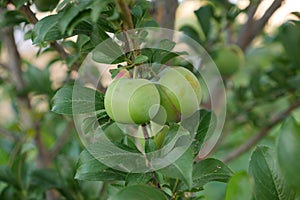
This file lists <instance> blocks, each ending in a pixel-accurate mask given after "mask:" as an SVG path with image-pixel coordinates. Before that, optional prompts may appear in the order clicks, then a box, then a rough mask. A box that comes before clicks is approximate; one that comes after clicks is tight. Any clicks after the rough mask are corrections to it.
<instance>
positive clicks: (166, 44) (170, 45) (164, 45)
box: [158, 39, 176, 51]
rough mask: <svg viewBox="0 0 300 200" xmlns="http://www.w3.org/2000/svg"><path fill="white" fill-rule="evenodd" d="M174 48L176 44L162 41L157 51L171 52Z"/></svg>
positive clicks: (165, 40) (166, 40)
mask: <svg viewBox="0 0 300 200" xmlns="http://www.w3.org/2000/svg"><path fill="white" fill-rule="evenodd" d="M175 46H176V42H173V41H171V40H168V39H163V40H162V41H160V43H159V46H158V49H163V50H166V51H171V50H172V49H173V48H174V47H175Z"/></svg>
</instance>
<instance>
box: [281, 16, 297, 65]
mask: <svg viewBox="0 0 300 200" xmlns="http://www.w3.org/2000/svg"><path fill="white" fill-rule="evenodd" d="M299 35H300V22H299V21H289V22H287V23H286V24H284V25H283V26H282V29H281V32H280V39H281V42H282V43H283V46H284V48H285V51H286V54H287V56H288V57H289V58H290V60H292V61H293V62H294V63H295V64H297V63H300V57H299V54H297V52H299V51H300V37H299Z"/></svg>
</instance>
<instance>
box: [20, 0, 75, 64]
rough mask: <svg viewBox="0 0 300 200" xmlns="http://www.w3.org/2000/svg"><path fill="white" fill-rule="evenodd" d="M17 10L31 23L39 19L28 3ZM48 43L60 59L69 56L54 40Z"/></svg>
mask: <svg viewBox="0 0 300 200" xmlns="http://www.w3.org/2000/svg"><path fill="white" fill-rule="evenodd" d="M19 10H20V12H21V13H22V14H23V15H24V16H25V17H26V19H27V20H28V21H29V22H30V23H31V24H36V23H37V22H38V21H39V20H38V18H37V17H36V16H35V14H34V12H32V10H31V9H30V7H29V5H23V6H21V8H20V9H19ZM50 45H51V47H52V48H53V49H55V50H56V51H57V52H58V53H59V55H60V57H61V58H62V59H66V58H67V57H68V56H69V55H68V53H67V52H66V51H65V50H64V48H63V47H62V46H61V45H60V44H58V43H57V42H56V41H53V42H50Z"/></svg>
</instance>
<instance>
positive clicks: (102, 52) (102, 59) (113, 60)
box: [92, 38, 125, 64]
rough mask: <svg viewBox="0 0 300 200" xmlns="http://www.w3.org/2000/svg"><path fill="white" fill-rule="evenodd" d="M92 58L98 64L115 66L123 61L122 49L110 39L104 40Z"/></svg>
mask: <svg viewBox="0 0 300 200" xmlns="http://www.w3.org/2000/svg"><path fill="white" fill-rule="evenodd" d="M92 58H93V60H94V61H96V62H98V63H105V64H117V63H120V62H123V61H124V60H125V56H124V54H123V51H122V48H121V47H120V46H119V45H118V44H117V43H116V42H114V41H113V39H111V38H108V39H106V40H105V41H104V42H102V43H101V44H100V45H98V46H97V47H96V48H95V50H94V51H93V55H92Z"/></svg>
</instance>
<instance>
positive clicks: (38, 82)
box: [24, 63, 54, 96]
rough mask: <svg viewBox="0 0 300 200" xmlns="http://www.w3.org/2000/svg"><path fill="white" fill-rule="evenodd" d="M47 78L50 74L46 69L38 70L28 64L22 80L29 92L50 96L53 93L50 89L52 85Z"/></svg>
mask: <svg viewBox="0 0 300 200" xmlns="http://www.w3.org/2000/svg"><path fill="white" fill-rule="evenodd" d="M49 77H50V72H49V69H48V68H45V69H39V68H37V67H35V66H32V65H31V64H30V63H28V69H27V70H26V72H25V73H24V80H25V82H26V86H27V89H28V90H29V91H30V92H36V93H38V94H48V95H50V96H52V95H53V93H54V91H53V90H52V88H51V85H52V83H51V81H50V78H49Z"/></svg>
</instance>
